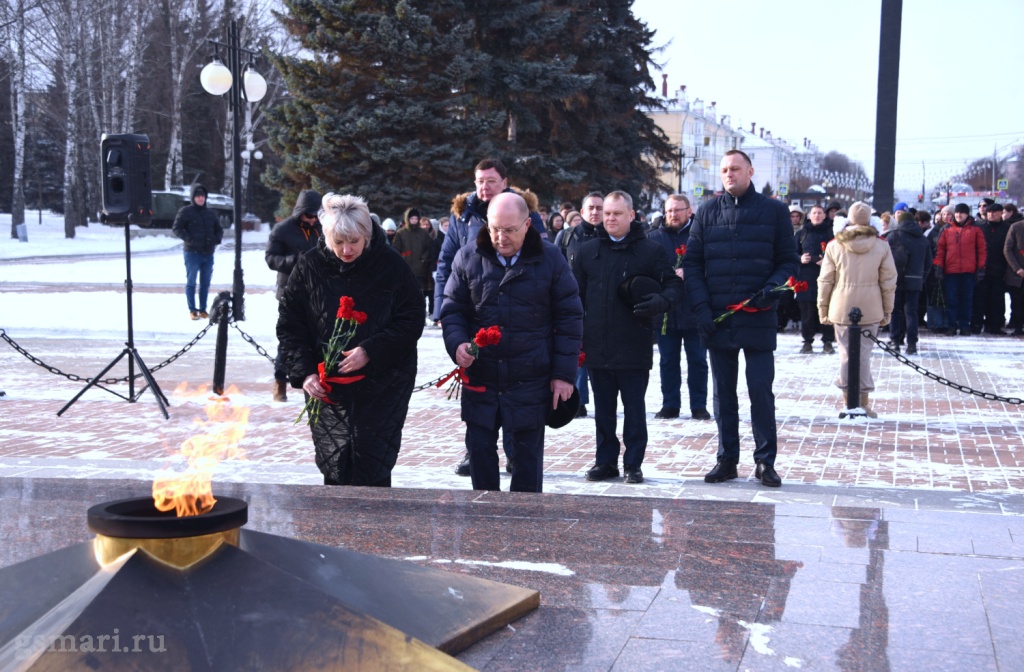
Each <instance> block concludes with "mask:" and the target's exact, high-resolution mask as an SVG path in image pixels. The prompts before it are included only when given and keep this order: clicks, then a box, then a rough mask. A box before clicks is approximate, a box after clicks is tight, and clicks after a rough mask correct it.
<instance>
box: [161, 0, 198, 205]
mask: <svg viewBox="0 0 1024 672" xmlns="http://www.w3.org/2000/svg"><path fill="white" fill-rule="evenodd" d="M203 8H204V3H203V0H163V3H162V5H161V8H160V10H161V13H162V19H163V22H164V28H165V30H166V31H167V34H168V36H169V38H170V44H169V45H168V47H169V49H168V50H169V52H170V58H169V59H168V64H167V65H168V69H169V73H168V74H169V77H170V97H171V103H170V110H168V113H169V116H170V122H171V136H170V140H169V141H168V146H167V164H166V166H165V167H164V187H165V188H166V189H170V188H171V187H172V186H174V185H178V184H182V183H183V182H184V174H183V170H182V168H183V161H182V110H181V101H182V98H183V96H184V89H185V84H186V80H185V78H186V76H187V75H188V74H189V73H190V72H191V71H192V70H191V69H190V66H191V65H193V64H194V63H195V58H196V54H197V53H198V52H199V50H200V49H202V48H203V47H204V46H205V45H206V40H207V38H208V36H209V33H210V31H209V28H208V27H207V24H204V22H203V21H202V17H203V16H204V12H203Z"/></svg>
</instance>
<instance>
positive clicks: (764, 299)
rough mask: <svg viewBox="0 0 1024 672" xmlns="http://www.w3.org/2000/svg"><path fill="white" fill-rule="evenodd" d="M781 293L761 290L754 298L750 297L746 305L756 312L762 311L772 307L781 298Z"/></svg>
mask: <svg viewBox="0 0 1024 672" xmlns="http://www.w3.org/2000/svg"><path fill="white" fill-rule="evenodd" d="M781 294H782V292H773V291H771V290H770V289H762V290H761V291H760V292H758V293H757V294H754V296H752V297H750V303H749V304H748V305H749V306H750V307H751V308H757V309H758V310H764V309H766V308H771V307H772V306H774V305H775V304H776V303H777V302H778V300H779V299H780V298H781Z"/></svg>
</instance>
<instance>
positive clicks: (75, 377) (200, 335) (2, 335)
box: [0, 322, 214, 385]
mask: <svg viewBox="0 0 1024 672" xmlns="http://www.w3.org/2000/svg"><path fill="white" fill-rule="evenodd" d="M213 325H214V323H213V322H210V323H209V324H207V325H206V327H205V328H204V329H203V330H202V331H200V332H199V333H198V334H196V336H195V338H193V339H192V340H191V341H189V342H188V344H186V345H185V347H183V348H182V349H181V350H178V351H177V352H176V353H174V354H173V355H171V356H170V357H168V358H167V359H165V360H164V361H162V362H160V363H159V364H157V365H156V366H153V367H150V369H149V371H150V373H156V372H157V371H159V370H160V369H162V368H164V367H165V366H167V365H168V364H171V363H172V362H174V361H175V360H176V359H178V358H179V357H181V356H182V355H184V354H185V353H186V352H188V351H189V350H191V349H192V347H193V346H194V345H195V344H196V343H198V342H199V341H200V340H202V338H203V336H206V334H207V333H208V332H209V331H210V329H212V328H213ZM0 338H2V339H3V340H5V341H7V344H8V345H10V346H11V347H12V348H14V349H15V350H17V351H18V352H20V353H21V354H22V355H23V356H24V357H25V359H27V360H28V361H30V362H32V363H33V364H35V365H36V366H41V367H42V368H44V369H46V370H47V371H49V372H50V373H53V374H56V375H58V376H64V377H65V378H67V379H68V380H71V381H74V382H81V383H91V382H93V380H94V379H93V378H83V377H81V376H79V375H76V374H74V373H65V372H64V371H61V370H60V369H58V368H57V367H55V366H50V365H49V364H47V363H46V362H44V361H43V360H41V359H39V358H38V357H35V356H33V355H32V353H30V352H29V351H28V350H26V349H25V348H23V347H21V346H20V345H18V344H17V343H16V342H15V341H14V339H12V338H11V337H10V336H8V335H7V332H6V331H5V330H3V329H0ZM142 377H143V374H141V373H137V374H135V376H134V378H135V380H138V379H140V378H142ZM99 382H101V383H103V384H104V385H116V384H117V383H127V382H128V376H124V377H123V378H104V379H102V380H100V381H99Z"/></svg>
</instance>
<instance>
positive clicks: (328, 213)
mask: <svg viewBox="0 0 1024 672" xmlns="http://www.w3.org/2000/svg"><path fill="white" fill-rule="evenodd" d="M319 217H320V225H321V226H323V229H324V236H327V235H328V234H332V235H335V236H339V237H341V238H348V239H354V238H365V239H366V242H367V243H369V242H370V239H371V238H372V237H373V220H372V219H370V208H369V207H367V205H366V201H364V200H363V199H361V198H359V197H358V196H353V195H351V194H335V193H334V192H330V193H328V194H325V195H324V200H323V205H322V206H321V208H320V213H319Z"/></svg>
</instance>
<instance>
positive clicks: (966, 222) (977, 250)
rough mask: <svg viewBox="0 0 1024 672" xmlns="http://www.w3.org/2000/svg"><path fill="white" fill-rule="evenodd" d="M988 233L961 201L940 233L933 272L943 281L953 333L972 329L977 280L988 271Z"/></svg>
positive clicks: (948, 317)
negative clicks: (986, 236) (986, 265)
mask: <svg viewBox="0 0 1024 672" xmlns="http://www.w3.org/2000/svg"><path fill="white" fill-rule="evenodd" d="M985 259H986V246H985V235H984V233H982V231H981V229H979V228H978V227H977V226H975V225H974V219H973V218H972V217H971V207H970V206H969V205H967V204H966V203H957V204H956V207H955V208H953V225H952V226H947V227H946V228H945V229H943V230H942V234H941V235H940V236H939V246H938V251H937V252H936V253H935V263H934V266H933V269H932V272H933V273H934V274H935V277H936V279H937V280H940V281H941V282H942V288H943V292H944V294H945V297H946V324H947V325H948V327H949V331H948V332H947V333H948V334H949V335H950V336H955V335H956V330H957V328H959V329H960V335H961V336H967V335H968V334H970V333H971V309H972V304H973V302H974V283H975V281H976V279H977V276H978V275H981V276H982V277H984V274H985Z"/></svg>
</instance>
